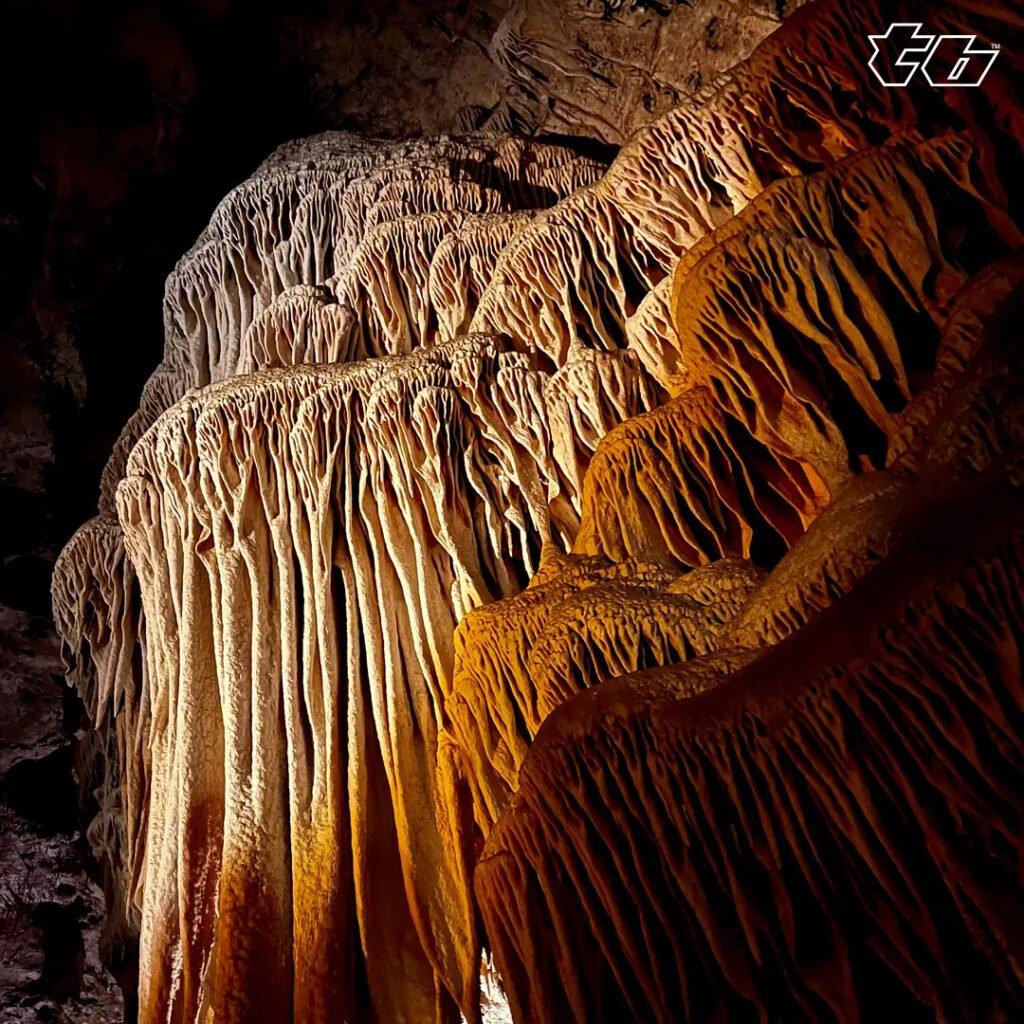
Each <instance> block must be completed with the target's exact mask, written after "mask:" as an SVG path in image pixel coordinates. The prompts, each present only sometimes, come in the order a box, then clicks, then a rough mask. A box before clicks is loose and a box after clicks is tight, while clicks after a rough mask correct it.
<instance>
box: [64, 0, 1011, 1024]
mask: <svg viewBox="0 0 1024 1024" xmlns="http://www.w3.org/2000/svg"><path fill="white" fill-rule="evenodd" d="M897 14H898V16H899V19H900V20H904V21H913V20H915V19H916V20H922V19H925V18H926V19H927V20H928V22H929V28H930V29H931V30H934V31H938V32H946V33H950V34H956V33H965V32H966V33H978V34H980V35H981V36H982V37H983V38H985V39H987V40H992V41H997V42H999V43H1001V44H1002V45H1003V50H1004V52H1003V55H1002V58H1001V59H1000V60H999V61H997V63H996V66H995V67H994V69H993V70H992V72H991V73H990V74H989V76H988V77H987V78H986V81H985V84H984V87H983V88H978V89H948V90H941V89H934V88H932V87H931V86H930V85H929V84H928V83H927V82H926V81H924V80H923V79H921V80H919V81H917V82H912V83H911V85H910V86H909V87H908V88H906V89H903V90H885V89H882V88H879V87H877V83H876V82H875V81H874V79H873V78H872V76H871V73H870V71H869V70H868V68H867V60H868V58H869V56H870V53H869V52H868V49H869V47H868V43H867V40H866V35H867V32H868V31H875V30H876V27H877V26H882V25H884V24H887V23H889V22H890V21H892V20H894V17H895V16H896V15H897ZM1020 24H1021V13H1020V12H1014V11H1012V10H1010V9H1008V8H1005V7H999V6H995V5H993V6H991V7H989V6H985V5H980V6H979V5H977V4H973V3H970V4H969V3H966V2H965V3H964V4H962V5H961V4H951V5H946V6H945V7H943V9H942V10H941V11H935V10H929V9H928V5H925V4H923V3H922V4H913V3H906V4H902V5H900V9H899V11H898V12H895V13H894V11H893V10H892V9H891V7H885V8H884V9H883V5H881V4H880V3H879V4H873V3H857V4H849V3H838V2H827V0H818V2H817V3H812V4H809V5H807V6H806V7H804V8H802V9H801V10H800V11H798V12H797V13H796V14H794V15H793V16H792V17H790V18H789V19H788V20H787V21H786V22H785V24H784V25H783V27H782V28H781V29H779V30H778V31H777V32H775V33H774V34H773V35H771V36H770V37H768V38H767V39H766V40H765V41H764V42H763V43H762V44H761V45H760V46H759V47H758V48H757V49H756V50H755V51H754V53H753V54H752V55H751V56H750V57H749V59H748V60H746V61H745V62H744V63H742V64H740V65H738V66H737V67H736V68H735V69H734V70H733V71H731V72H730V73H729V74H728V75H727V76H726V77H724V78H723V79H721V80H720V81H718V83H717V84H716V88H715V89H714V90H711V91H708V92H707V93H705V94H702V96H701V97H700V98H699V99H697V100H694V101H692V102H687V103H684V104H683V105H681V106H679V107H676V108H675V109H672V110H671V111H670V112H669V113H667V114H666V115H664V116H663V117H662V118H660V119H659V120H657V121H655V122H654V123H653V124H651V125H650V127H648V128H646V129H644V130H643V131H641V132H640V133H639V134H638V135H636V136H635V137H634V138H633V139H632V140H631V141H630V142H629V143H628V144H626V145H625V146H624V147H623V148H622V150H621V152H620V153H619V155H618V157H617V158H616V159H615V161H614V162H613V163H612V164H611V166H610V167H608V168H605V167H604V166H602V165H601V164H600V163H599V162H597V161H596V160H595V159H594V158H593V157H592V156H585V155H582V154H581V153H580V152H579V151H577V150H576V149H574V148H573V147H572V146H571V145H570V144H568V143H566V142H564V141H563V142H556V141H554V140H547V141H545V140H543V139H534V140H527V139H521V138H517V137H515V136H513V135H491V134H475V135H472V134H471V135H466V136H451V137H439V138H434V139H423V140H417V141H409V142H400V143H395V142H382V141H375V140H367V139H363V138H359V137H354V136H350V135H343V134H329V135H326V136H319V137H315V138H313V139H309V140H305V141H302V142H297V143H293V144H289V145H287V146H284V147H282V148H281V149H280V150H278V151H277V152H276V153H275V154H274V155H273V156H272V157H271V158H270V159H269V160H268V161H266V163H265V164H264V165H263V166H262V167H261V168H260V169H259V170H258V171H257V172H256V174H255V175H254V176H253V177H252V178H251V179H250V180H249V181H248V182H246V183H245V184H243V185H242V186H240V187H239V188H238V189H236V190H235V191H234V192H233V193H232V194H231V195H230V196H228V198H227V199H225V200H224V202H223V203H222V204H221V206H220V207H219V208H218V210H217V211H216V213H215V215H214V217H213V219H212V220H211V223H210V226H209V227H208V229H207V230H206V232H204V234H203V235H202V236H201V238H200V239H199V240H198V242H197V243H196V245H195V246H194V248H193V249H192V250H191V251H190V252H189V253H188V254H187V255H186V256H185V257H184V258H183V260H182V261H181V263H180V264H179V265H178V267H177V268H176V269H175V271H174V273H173V274H172V275H171V277H170V278H169V280H168V284H167V291H166V300H165V326H166V344H165V354H164V361H163V363H162V364H161V366H160V367H159V368H158V369H157V371H156V372H155V373H154V375H153V377H152V379H151V381H150V383H149V384H148V385H147V387H146V390H145V392H144V394H143V397H142V400H141V402H140V408H139V411H138V413H137V414H136V416H135V417H134V418H133V420H132V421H131V422H130V423H129V424H128V425H127V427H126V428H125V432H124V434H123V435H122V438H121V440H120V442H119V443H118V446H117V448H116V450H115V452H114V454H113V456H112V458H111V461H110V464H109V466H108V469H107V472H106V474H105V477H104V483H103V493H102V497H101V511H100V515H99V517H98V518H97V519H95V520H93V521H92V522H91V523H89V524H87V525H86V526H85V527H83V529H82V530H81V531H80V532H79V534H78V535H77V536H76V537H75V538H74V539H73V540H72V542H71V543H70V544H69V545H68V547H67V549H66V550H65V552H64V554H63V555H62V557H61V560H60V562H59V564H58V566H57V570H56V573H55V578H54V604H55V611H56V614H57V617H58V622H59V627H60V630H61V634H62V637H63V640H64V649H65V659H66V662H67V665H68V675H69V679H70V681H71V682H72V683H74V684H75V685H76V686H77V687H78V688H79V689H80V691H81V692H82V693H83V696H84V698H85V700H86V703H87V706H88V709H89V713H90V716H91V717H92V720H93V722H94V724H95V725H96V727H97V729H98V730H99V731H100V732H101V733H102V734H103V735H104V736H105V737H106V741H105V749H106V751H107V755H106V762H105V765H106V770H105V775H104V779H105V781H104V785H103V787H102V799H101V800H100V806H101V808H102V811H101V815H100V817H99V818H98V819H97V821H96V822H95V823H94V826H93V829H92V838H93V841H94V845H95V847H96V849H97V850H98V852H99V853H100V854H101V856H102V857H103V858H105V860H106V862H107V865H108V874H109V877H110V878H111V879H112V880H113V881H112V884H111V886H110V889H111V892H110V904H111V906H110V915H109V921H108V942H109V944H110V946H111V948H116V949H120V948H130V947H131V946H132V945H133V944H134V943H136V942H137V943H138V947H139V956H140V970H139V1006H140V1019H141V1020H142V1021H144V1022H156V1021H175V1022H200V1021H210V1020H217V1021H238V1022H242V1021H246V1022H248V1021H268V1022H271V1021H272V1022H280V1021H289V1020H294V1021H306V1022H311V1024H312V1022H320V1021H327V1020H348V1021H354V1022H355V1021H358V1022H363V1021H366V1022H374V1021H375V1022H380V1024H392V1022H394V1024H402V1022H408V1024H422V1022H424V1021H429V1020H435V1021H438V1022H439V1024H446V1022H449V1021H451V1022H455V1021H458V1020H459V1018H460V1014H461V1015H462V1016H464V1017H465V1018H466V1019H467V1020H469V1021H478V1020H480V1013H481V999H480V972H481V955H482V952H483V951H484V950H487V951H490V953H492V954H493V958H494V965H495V967H496V969H497V972H498V974H499V976H500V978H501V983H502V985H503V987H504V990H505V991H506V992H507V994H508V998H509V1004H510V1008H511V1012H512V1015H513V1018H514V1019H515V1020H516V1021H521V1022H527V1021H530V1022H533V1021H545V1022H546V1021H551V1022H554V1021H563V1020H578V1021H587V1022H590V1021H594V1022H599V1021H609V1022H613V1021H624V1020H636V1021H650V1020H657V1021H665V1022H668V1021H676V1020H680V1019H692V1020H698V1021H703V1020H730V1021H734V1020H735V1021H738V1020H747V1019H750V1020H775V1021H785V1022H787V1024H790V1022H794V1021H800V1020H807V1021H820V1020H837V1021H850V1020H858V1019H865V1020H877V1019H882V1018H883V1017H886V1015H887V1014H889V1015H891V1014H895V1015H896V1016H897V1017H898V1018H899V1019H905V1020H917V1019H921V1020H926V1019H935V1018H936V1017H938V1018H939V1019H957V1020H959V1019H965V1020H979V1021H980V1020H991V1019H1013V1018H1014V1017H1015V1016H1016V1015H1019V1014H1020V1013H1021V1012H1022V1011H1024V986H1022V979H1024V963H1022V962H1021V960H1020V951H1019V934H1018V933H1019V927H1018V926H1017V925H1015V920H1016V919H1017V917H1019V914H1018V913H1017V905H1018V903H1019V902H1020V898H1021V894H1020V885H1019V877H1020V867H1021V840H1022V837H1021V832H1020V828H1019V819H1020V817H1021V810H1022V807H1021V801H1020V797H1019V793H1020V792H1021V783H1022V782H1024V779H1022V778H1021V767H1022V765H1021V753H1020V751H1021V749H1022V748H1021V728H1022V724H1024V723H1022V717H1021V713H1022V710H1024V708H1022V698H1024V693H1022V688H1021V678H1020V640H1021V628H1022V623H1021V621H1020V609H1019V607H1018V605H1019V601H1018V600H1017V591H1018V590H1019V584H1020V581H1019V579H1018V577H1019V575H1020V567H1021V558H1020V550H1019V542H1020V538H1019V537H1018V534H1019V523H1020V512H1021V511H1022V509H1021V507H1020V505H1021V498H1020V495H1019V493H1018V487H1019V484H1020V468H1021V467H1020V464H1019V460H1020V453H1019V445H1020V442H1021V430H1022V424H1021V422H1020V400H1019V393H1018V392H1019V387H1020V381H1021V374H1020V371H1021V366H1020V361H1019V355H1018V354H1017V352H1016V347H1017V346H1015V344H1014V338H1015V328H1016V318H1017V317H1018V315H1019V311H1020V309H1021V308H1022V303H1024V293H1022V290H1021V282H1022V279H1024V264H1022V263H1021V258H1020V255H1019V249H1020V246H1021V243H1022V241H1024V234H1022V229H1024V225H1022V223H1021V216H1022V215H1021V211H1020V209H1019V204H1018V203H1017V202H1016V201H1015V199H1014V197H1013V187H1014V184H1015V182H1016V181H1017V180H1018V176H1019V175H1020V173H1021V171H1022V170H1024V159H1022V151H1021V142H1022V141H1024V124H1022V123H1021V118H1022V115H1021V113H1020V103H1019V92H1018V90H1019V87H1020V84H1021V83H1020V75H1019V70H1020V69H1019V66H1018V64H1017V63H1016V61H1015V59H1014V57H1013V53H1014V52H1015V51H1014V45H1013V44H1014V43H1015V42H1019V41H1020V40H1019V31H1018V30H1019V27H1020ZM964 524H969V525H970V527H971V528H970V529H965V526H964ZM886 1019H888V1018H886Z"/></svg>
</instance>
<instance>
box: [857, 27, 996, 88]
mask: <svg viewBox="0 0 1024 1024" xmlns="http://www.w3.org/2000/svg"><path fill="white" fill-rule="evenodd" d="M977 40H978V37H977V36H972V35H960V36H957V35H954V36H943V35H930V34H929V33H928V32H925V31H924V26H923V25H922V24H921V22H919V21H898V22H896V23H895V24H893V25H890V26H889V30H888V32H886V33H885V34H884V35H880V36H868V42H870V43H871V46H872V50H873V52H872V54H871V60H869V61H868V67H869V68H871V70H872V71H873V72H874V75H875V78H877V79H878V80H879V81H880V82H881V83H882V85H884V86H885V87H886V88H887V89H893V88H898V87H901V86H904V85H907V84H908V83H909V82H910V80H911V78H913V77H914V75H915V74H916V73H917V70H918V69H919V68H920V70H921V74H922V75H924V77H925V78H926V79H927V80H928V82H929V84H931V85H934V86H938V87H939V88H943V89H950V88H954V87H957V86H958V87H960V88H967V87H968V86H972V85H981V83H982V82H984V81H985V76H986V75H987V74H988V73H989V71H990V70H991V69H992V65H993V64H995V62H996V57H998V56H999V47H998V46H984V45H980V44H978V41H977Z"/></svg>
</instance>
